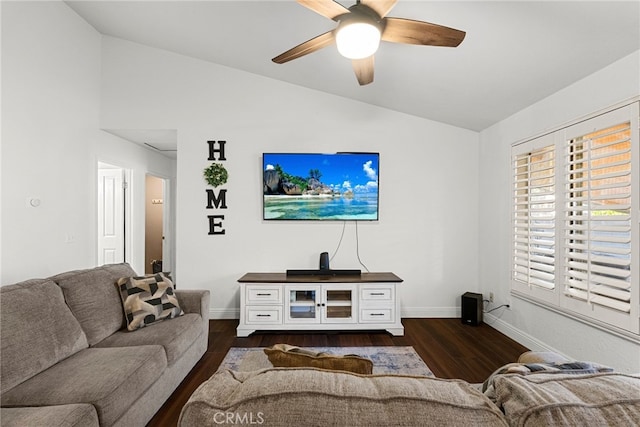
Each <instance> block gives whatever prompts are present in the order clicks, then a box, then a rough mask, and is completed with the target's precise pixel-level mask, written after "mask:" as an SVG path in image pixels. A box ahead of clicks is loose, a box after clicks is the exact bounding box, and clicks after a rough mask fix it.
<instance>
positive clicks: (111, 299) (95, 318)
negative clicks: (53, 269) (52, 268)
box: [51, 263, 136, 346]
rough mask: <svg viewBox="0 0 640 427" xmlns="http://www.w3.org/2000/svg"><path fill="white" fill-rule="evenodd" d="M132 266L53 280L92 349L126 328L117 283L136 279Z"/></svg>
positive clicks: (73, 273) (107, 267) (103, 268)
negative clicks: (132, 277) (131, 277)
mask: <svg viewBox="0 0 640 427" xmlns="http://www.w3.org/2000/svg"><path fill="white" fill-rule="evenodd" d="M135 275H136V272H135V271H133V269H132V268H131V266H129V264H126V263H123V264H108V265H103V266H101V267H95V268H89V269H86V270H75V271H68V272H66V273H61V274H58V275H56V276H53V277H52V278H51V279H52V280H53V281H54V282H56V283H57V284H58V285H59V286H60V287H61V288H62V292H63V293H64V299H65V301H66V302H67V304H68V305H69V308H70V309H71V311H72V312H73V315H74V316H75V317H76V319H78V321H79V322H80V325H81V326H82V329H83V330H84V332H85V334H87V341H89V345H90V346H91V345H94V344H96V343H98V342H100V341H102V340H103V339H105V338H106V337H108V336H109V335H111V334H113V333H114V332H116V331H118V330H120V329H122V328H123V327H124V326H125V321H124V314H123V312H122V302H121V301H120V295H119V294H118V289H117V288H116V287H115V284H116V282H117V281H118V279H119V278H121V277H126V276H135Z"/></svg>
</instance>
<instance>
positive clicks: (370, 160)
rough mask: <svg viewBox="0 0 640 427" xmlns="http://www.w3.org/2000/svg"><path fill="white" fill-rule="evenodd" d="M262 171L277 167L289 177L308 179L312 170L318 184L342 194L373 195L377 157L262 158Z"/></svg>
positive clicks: (306, 155)
mask: <svg viewBox="0 0 640 427" xmlns="http://www.w3.org/2000/svg"><path fill="white" fill-rule="evenodd" d="M263 164H264V168H265V170H268V169H271V168H273V167H274V166H275V165H277V164H279V165H280V167H282V170H283V171H284V172H286V173H288V174H289V175H293V176H300V177H303V178H307V177H308V176H309V171H310V170H311V169H318V170H319V171H320V173H321V174H322V176H321V178H320V181H321V182H322V183H323V184H326V185H328V186H330V187H331V188H333V189H335V190H337V191H340V192H344V191H347V190H352V191H355V192H376V191H377V190H378V154H377V153H354V154H351V153H349V154H342V153H338V154H300V153H287V154H273V153H266V154H264V155H263Z"/></svg>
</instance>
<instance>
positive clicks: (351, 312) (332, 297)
mask: <svg viewBox="0 0 640 427" xmlns="http://www.w3.org/2000/svg"><path fill="white" fill-rule="evenodd" d="M323 293H324V295H323V296H324V298H323V301H324V304H323V307H322V308H323V309H324V311H323V316H322V321H323V322H327V323H331V322H336V323H345V322H347V323H350V322H355V321H356V316H355V313H356V310H355V307H354V294H355V288H354V287H353V286H349V285H342V286H339V287H335V288H332V287H326V288H323Z"/></svg>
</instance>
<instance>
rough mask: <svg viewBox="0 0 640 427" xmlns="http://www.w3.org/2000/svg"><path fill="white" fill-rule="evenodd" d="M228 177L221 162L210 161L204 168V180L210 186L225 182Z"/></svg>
mask: <svg viewBox="0 0 640 427" xmlns="http://www.w3.org/2000/svg"><path fill="white" fill-rule="evenodd" d="M228 178H229V174H228V173H227V170H226V169H225V168H224V166H222V165H221V164H218V163H211V166H209V167H208V168H205V170H204V180H205V181H207V184H209V185H211V186H212V187H217V186H219V185H223V184H226V183H227V179H228Z"/></svg>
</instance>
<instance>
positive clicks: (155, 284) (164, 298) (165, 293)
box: [118, 273, 184, 331]
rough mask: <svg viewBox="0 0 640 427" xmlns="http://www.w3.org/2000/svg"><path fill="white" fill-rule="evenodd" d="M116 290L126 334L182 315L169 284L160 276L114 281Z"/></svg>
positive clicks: (126, 278) (153, 275) (159, 274)
mask: <svg viewBox="0 0 640 427" xmlns="http://www.w3.org/2000/svg"><path fill="white" fill-rule="evenodd" d="M118 289H119V290H120V297H121V298H122V304H123V306H124V315H125V320H126V321H127V329H128V330H130V331H135V330H136V329H139V328H142V327H145V326H147V325H150V324H152V323H154V322H157V321H160V320H165V319H173V318H174V317H178V316H182V315H183V314H184V313H183V312H182V309H181V308H180V304H179V303H178V299H177V298H176V296H175V295H174V293H173V282H172V281H171V279H170V278H168V277H167V276H166V275H164V274H163V273H156V274H150V275H147V276H141V277H123V278H121V279H119V280H118Z"/></svg>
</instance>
